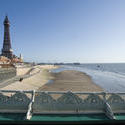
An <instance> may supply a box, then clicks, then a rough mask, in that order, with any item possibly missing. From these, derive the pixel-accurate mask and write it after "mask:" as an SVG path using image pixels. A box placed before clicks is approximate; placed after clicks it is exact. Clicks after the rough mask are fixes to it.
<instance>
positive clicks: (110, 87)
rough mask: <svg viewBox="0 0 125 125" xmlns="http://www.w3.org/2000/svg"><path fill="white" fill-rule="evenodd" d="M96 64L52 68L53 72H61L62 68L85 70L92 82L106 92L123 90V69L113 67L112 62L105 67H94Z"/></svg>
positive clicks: (124, 82)
mask: <svg viewBox="0 0 125 125" xmlns="http://www.w3.org/2000/svg"><path fill="white" fill-rule="evenodd" d="M96 65H97V64H94V65H93V64H92V65H91V64H89V66H88V65H80V66H74V65H68V66H62V67H61V68H59V69H55V70H53V72H61V71H64V70H77V71H81V72H85V73H86V74H87V75H89V76H90V77H91V78H92V80H93V81H94V83H96V84H97V85H99V86H100V87H102V88H103V89H104V90H105V91H106V92H125V73H124V72H125V70H123V69H122V68H121V67H120V68H119V69H120V70H118V65H117V66H116V67H115V66H114V64H113V65H111V64H109V65H108V66H107V67H106V66H105V65H102V64H101V66H100V67H101V68H98V67H96ZM94 66H95V67H94ZM122 66H123V64H122ZM102 67H103V68H102ZM105 67H106V68H105ZM108 67H109V68H108ZM124 67H125V65H124ZM121 69H122V70H123V71H124V72H121V71H122V70H121Z"/></svg>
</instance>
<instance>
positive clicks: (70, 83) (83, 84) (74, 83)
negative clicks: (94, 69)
mask: <svg viewBox="0 0 125 125" xmlns="http://www.w3.org/2000/svg"><path fill="white" fill-rule="evenodd" d="M54 68H58V66H53V65H41V66H35V67H34V68H33V70H32V71H31V72H29V73H34V72H36V71H38V70H40V72H39V73H36V74H35V75H33V76H31V77H29V78H26V79H24V80H23V81H21V82H20V81H16V82H14V83H11V84H10V85H8V86H5V87H3V88H0V89H2V90H39V91H84V92H101V91H103V89H102V88H101V87H99V86H98V85H96V84H95V83H94V82H93V81H92V79H91V77H89V76H88V75H87V74H85V73H83V72H80V71H75V70H65V71H62V72H59V73H52V72H50V70H51V69H54ZM19 73H20V74H24V73H26V69H24V71H23V69H22V70H21V69H20V71H19ZM48 81H51V82H48Z"/></svg>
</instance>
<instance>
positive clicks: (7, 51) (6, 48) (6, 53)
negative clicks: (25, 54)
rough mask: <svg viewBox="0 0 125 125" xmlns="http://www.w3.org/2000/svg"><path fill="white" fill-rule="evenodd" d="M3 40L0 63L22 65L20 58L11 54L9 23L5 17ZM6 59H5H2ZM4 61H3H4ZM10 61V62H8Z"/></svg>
mask: <svg viewBox="0 0 125 125" xmlns="http://www.w3.org/2000/svg"><path fill="white" fill-rule="evenodd" d="M3 24H4V40H3V48H2V53H1V57H0V58H2V59H1V60H0V61H2V62H3V63H5V62H6V60H7V63H8V62H10V63H22V62H23V60H22V58H21V56H20V57H17V56H16V55H14V54H13V50H12V46H11V40H10V29H9V28H10V21H9V19H8V17H7V16H6V17H5V20H4V23H3ZM4 57H6V58H4ZM4 59H5V60H4ZM8 60H10V61H8ZM2 62H1V63H2Z"/></svg>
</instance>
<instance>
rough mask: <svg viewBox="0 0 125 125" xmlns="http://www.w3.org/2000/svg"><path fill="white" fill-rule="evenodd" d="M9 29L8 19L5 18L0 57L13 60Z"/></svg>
mask: <svg viewBox="0 0 125 125" xmlns="http://www.w3.org/2000/svg"><path fill="white" fill-rule="evenodd" d="M9 27H10V22H9V19H8V17H7V16H6V17H5V20H4V40H3V48H2V54H1V55H2V56H5V57H8V58H9V59H11V58H13V51H12V48H11V41H10V31H9Z"/></svg>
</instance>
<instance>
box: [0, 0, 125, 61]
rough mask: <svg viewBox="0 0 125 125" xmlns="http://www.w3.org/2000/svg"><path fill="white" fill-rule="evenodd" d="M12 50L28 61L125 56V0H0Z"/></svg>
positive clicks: (0, 32)
mask: <svg viewBox="0 0 125 125" xmlns="http://www.w3.org/2000/svg"><path fill="white" fill-rule="evenodd" d="M6 15H8V18H9V20H10V34H11V42H12V49H13V51H14V54H16V55H17V56H19V54H20V53H21V54H22V55H23V58H24V61H30V62H47V63H48V62H80V63H112V62H114V63H117V62H125V0H0V48H2V46H3V35H4V26H3V21H4V18H5V16H6Z"/></svg>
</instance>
